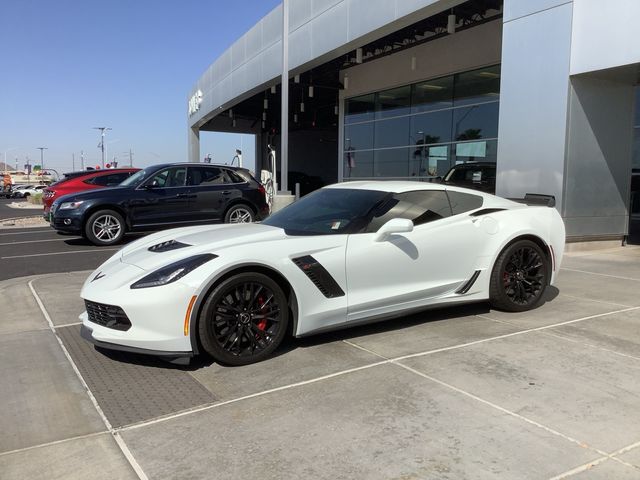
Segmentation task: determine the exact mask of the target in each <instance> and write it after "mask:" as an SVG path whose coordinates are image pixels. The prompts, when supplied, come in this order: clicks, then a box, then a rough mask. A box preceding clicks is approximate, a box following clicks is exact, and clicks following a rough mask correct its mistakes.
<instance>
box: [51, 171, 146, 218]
mask: <svg viewBox="0 0 640 480" xmlns="http://www.w3.org/2000/svg"><path fill="white" fill-rule="evenodd" d="M138 170H140V169H139V168H110V169H108V170H88V171H82V172H73V173H65V174H64V177H62V180H60V181H59V182H56V183H53V184H51V185H50V186H48V187H47V188H45V189H44V193H43V194H42V203H44V218H45V220H47V221H49V209H50V208H51V205H52V204H53V201H54V200H55V199H56V198H58V197H61V196H62V195H67V194H68V193H78V192H82V191H84V190H93V189H98V188H107V187H115V186H116V185H119V184H120V183H121V182H123V181H124V180H126V179H127V178H129V177H130V176H131V175H132V174H134V173H135V172H137V171H138Z"/></svg>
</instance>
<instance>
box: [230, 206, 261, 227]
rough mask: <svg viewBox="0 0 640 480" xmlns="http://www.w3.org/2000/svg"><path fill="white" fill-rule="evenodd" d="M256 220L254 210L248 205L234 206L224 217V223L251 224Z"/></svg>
mask: <svg viewBox="0 0 640 480" xmlns="http://www.w3.org/2000/svg"><path fill="white" fill-rule="evenodd" d="M254 220H255V215H254V213H253V210H251V208H250V207H247V206H246V205H234V206H233V207H231V208H230V209H229V210H227V214H226V215H225V216H224V223H251V222H253V221H254Z"/></svg>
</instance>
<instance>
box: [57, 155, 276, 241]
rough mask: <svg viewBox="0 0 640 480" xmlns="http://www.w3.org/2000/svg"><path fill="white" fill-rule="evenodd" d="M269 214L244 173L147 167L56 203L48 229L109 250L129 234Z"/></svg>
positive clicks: (218, 168) (195, 167)
mask: <svg viewBox="0 0 640 480" xmlns="http://www.w3.org/2000/svg"><path fill="white" fill-rule="evenodd" d="M268 212H269V207H268V205H267V203H266V198H265V192H264V188H263V187H262V185H260V183H259V182H258V181H257V180H256V179H255V178H253V177H252V176H251V174H250V173H249V171H248V170H246V169H243V168H237V167H230V166H226V165H205V164H198V163H176V164H166V165H154V166H152V167H147V168H145V169H144V170H140V171H139V172H137V173H135V174H134V175H132V176H131V177H129V178H128V179H126V180H125V181H124V182H122V183H121V184H120V185H118V186H117V187H113V188H108V189H100V190H93V191H89V192H82V193H77V194H70V195H65V196H63V197H60V198H58V199H56V200H55V202H54V203H53V205H52V206H51V226H52V227H53V228H55V229H56V230H58V231H59V232H64V233H72V234H79V235H82V236H84V237H85V238H87V239H88V240H89V241H90V242H92V243H93V244H95V245H113V244H115V243H118V242H119V241H120V240H122V237H123V236H124V234H125V233H126V232H130V231H144V230H158V229H161V228H166V227H178V226H187V225H200V224H206V223H216V222H225V223H244V222H252V221H254V220H258V219H262V218H263V217H265V216H266V215H268Z"/></svg>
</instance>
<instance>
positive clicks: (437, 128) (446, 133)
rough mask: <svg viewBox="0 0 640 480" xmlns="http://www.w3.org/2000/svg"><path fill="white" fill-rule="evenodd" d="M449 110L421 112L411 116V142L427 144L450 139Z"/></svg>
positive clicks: (450, 113) (450, 114) (450, 116)
mask: <svg viewBox="0 0 640 480" xmlns="http://www.w3.org/2000/svg"><path fill="white" fill-rule="evenodd" d="M451 118H452V111H451V110H442V111H440V112H431V113H421V114H420V115H414V116H412V117H411V135H412V137H413V138H412V142H411V143H412V144H414V145H428V144H430V143H445V142H450V141H451Z"/></svg>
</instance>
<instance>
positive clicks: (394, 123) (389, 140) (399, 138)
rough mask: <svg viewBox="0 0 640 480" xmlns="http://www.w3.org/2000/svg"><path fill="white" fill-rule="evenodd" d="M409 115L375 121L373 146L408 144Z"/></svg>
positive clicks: (383, 146)
mask: <svg viewBox="0 0 640 480" xmlns="http://www.w3.org/2000/svg"><path fill="white" fill-rule="evenodd" d="M410 123H411V117H398V118H392V119H388V120H379V121H377V122H375V126H376V127H375V142H374V146H375V148H385V147H406V146H407V145H409V125H410Z"/></svg>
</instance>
